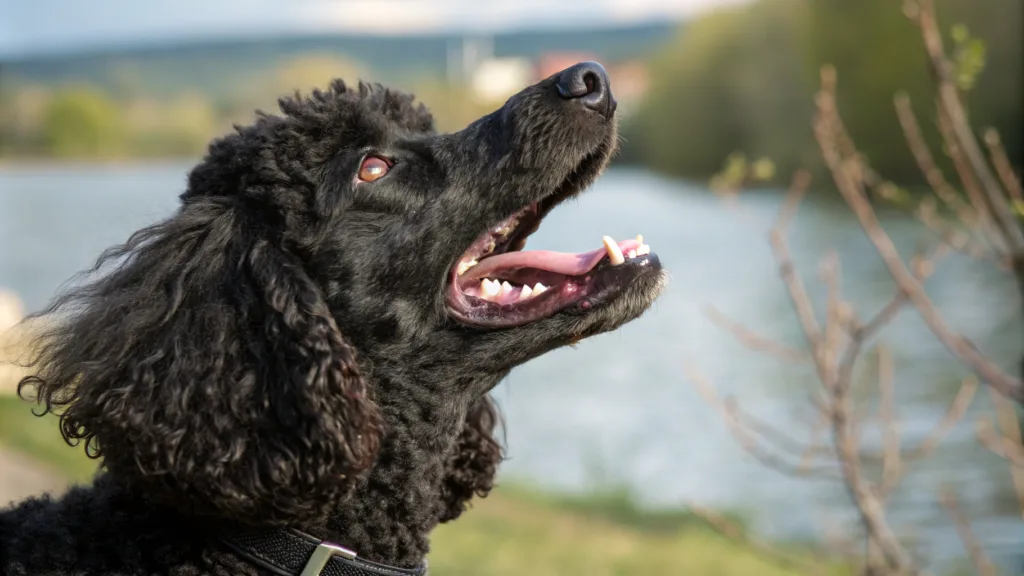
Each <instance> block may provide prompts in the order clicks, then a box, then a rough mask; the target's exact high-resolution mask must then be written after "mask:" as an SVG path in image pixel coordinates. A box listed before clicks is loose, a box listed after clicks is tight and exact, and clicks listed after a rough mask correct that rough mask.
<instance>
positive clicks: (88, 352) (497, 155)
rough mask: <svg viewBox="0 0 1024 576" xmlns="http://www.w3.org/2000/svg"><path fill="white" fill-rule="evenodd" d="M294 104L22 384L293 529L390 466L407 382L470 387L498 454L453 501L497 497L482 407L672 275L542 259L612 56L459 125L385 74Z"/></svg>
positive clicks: (256, 135) (221, 162)
mask: <svg viewBox="0 0 1024 576" xmlns="http://www.w3.org/2000/svg"><path fill="white" fill-rule="evenodd" d="M280 107H281V112H282V114H281V115H261V116H260V117H259V118H258V119H257V121H256V122H255V123H253V124H252V125H250V126H247V127H243V128H239V129H237V130H236V132H235V133H233V134H231V135H229V136H226V137H224V138H221V139H219V140H217V141H215V142H213V143H212V144H211V146H210V149H209V152H208V154H207V155H206V157H205V158H204V159H203V160H202V161H201V162H200V163H199V164H198V165H197V166H196V167H195V168H194V169H193V170H192V172H191V173H190V175H189V180H188V188H187V190H186V192H185V193H184V194H182V197H181V200H182V206H181V208H180V209H179V211H178V212H177V213H176V214H175V215H174V216H172V217H171V218H170V219H168V220H166V221H164V222H161V223H159V224H156V225H154V226H152V227H150V228H147V229H144V230H142V231H140V232H138V233H137V234H136V235H135V236H133V237H132V238H131V239H130V240H129V241H128V242H127V243H126V244H125V245H124V246H122V247H120V248H118V249H115V250H112V251H110V252H108V254H106V256H105V259H104V261H112V260H120V262H119V263H118V264H117V266H116V267H115V268H114V269H113V270H112V271H110V272H109V273H108V274H106V275H104V276H102V277H101V278H99V279H98V280H96V281H95V282H94V283H92V284H89V285H86V286H84V287H81V288H78V289H76V290H75V291H72V292H69V293H67V294H65V295H64V296H62V297H61V298H60V299H58V300H57V302H56V303H55V304H54V305H53V307H52V308H51V311H58V310H63V311H65V312H67V313H68V315H67V316H66V317H65V318H64V321H63V322H61V323H60V324H58V325H57V326H56V327H55V328H54V329H53V330H52V331H51V332H50V333H49V334H47V335H46V336H45V337H44V339H43V341H42V346H41V348H40V350H41V355H40V357H39V364H38V367H39V370H38V373H37V374H35V375H34V376H31V377H29V378H27V379H26V380H25V381H23V383H22V387H23V389H25V388H33V387H34V388H35V389H36V391H37V392H38V393H39V398H40V400H41V401H42V402H44V403H45V404H46V405H47V406H48V407H53V408H62V409H63V416H62V427H63V431H64V434H65V436H66V437H67V438H69V439H84V440H85V441H86V443H87V446H90V447H92V449H93V450H94V452H95V453H97V454H102V455H103V456H104V463H105V465H106V467H107V468H109V469H110V470H111V471H112V472H114V473H115V474H116V475H117V476H118V477H120V478H123V479H125V481H129V482H135V483H138V484H140V485H142V487H143V488H144V489H145V491H146V492H147V493H150V494H153V495H154V497H160V496H165V497H167V499H168V500H171V501H173V502H174V503H175V505H176V506H178V507H182V508H186V509H189V510H192V511H195V512H196V513H211V512H212V513H216V514H218V515H220V516H228V517H234V518H238V519H242V520H258V521H260V522H263V523H274V522H286V521H289V520H290V519H293V518H298V517H305V518H308V517H310V516H315V515H318V514H323V513H325V512H326V510H327V509H328V508H329V507H330V506H331V505H332V504H333V503H334V502H336V501H337V500H338V499H340V498H342V497H344V495H345V493H346V491H348V490H349V489H351V487H352V480H353V479H354V478H357V477H359V476H360V475H361V474H362V473H363V472H365V471H366V470H367V469H368V468H370V467H371V466H372V465H373V462H374V459H375V457H376V453H377V450H378V448H379V444H380V441H381V437H382V434H384V433H385V431H386V429H387V428H388V426H392V425H398V423H393V422H387V421H386V420H385V418H384V417H383V416H382V413H384V412H385V411H383V410H381V406H382V405H387V404H392V403H393V402H394V400H395V399H393V398H391V396H390V395H391V394H397V393H396V392H393V391H392V390H391V389H390V388H389V387H388V385H387V376H388V375H389V374H391V375H394V374H398V373H402V374H405V375H406V376H407V377H408V378H409V379H411V380H413V381H416V382H421V383H422V384H423V386H424V387H431V386H432V388H430V389H429V392H430V393H431V394H435V395H442V396H444V397H445V398H448V399H450V400H452V402H450V404H453V405H458V404H459V402H455V400H457V399H463V400H465V402H462V403H461V405H463V407H464V410H463V412H462V414H467V413H468V415H469V420H467V422H466V427H467V429H469V433H468V434H464V435H463V436H464V438H467V437H468V438H470V439H471V440H472V441H471V442H470V444H473V445H467V446H466V451H467V452H468V453H481V454H485V455H486V456H485V459H486V460H487V462H483V463H481V462H472V461H463V460H459V458H455V461H458V462H462V464H460V465H461V466H464V467H466V468H467V469H476V470H479V471H480V474H478V476H480V477H479V478H476V479H473V478H469V479H467V480H465V482H463V483H464V484H465V485H460V484H459V483H458V482H456V483H455V484H454V485H452V486H449V490H450V491H452V492H453V493H455V494H460V493H465V492H466V491H467V490H468V491H469V492H470V493H471V492H473V491H474V490H480V489H482V488H481V487H482V486H489V481H490V480H489V477H490V475H493V465H492V464H493V463H495V459H496V455H495V454H496V452H495V448H494V446H495V445H494V442H493V439H492V438H491V437H490V432H491V429H492V428H493V426H494V413H493V411H492V410H490V409H488V408H487V407H486V406H483V407H481V405H479V404H476V408H474V409H472V410H470V409H469V407H470V406H473V405H474V402H478V401H479V400H480V398H481V396H482V395H483V394H484V393H486V392H487V390H488V389H489V388H490V387H491V386H493V385H494V384H495V383H496V382H497V381H498V380H499V379H500V377H501V376H503V375H504V374H505V373H507V371H508V370H509V369H511V368H512V367H513V366H515V365H517V364H519V363H522V362H524V361H526V360H528V359H530V358H532V357H535V356H537V355H539V354H542V353H544V352H546V351H548V350H551V349H553V348H556V347H558V346H561V345H564V344H566V343H569V342H571V341H575V340H578V339H580V338H583V337H586V336H590V335H593V334H597V333H600V332H604V331H608V330H611V329H614V328H615V327H617V326H619V325H621V324H622V323H624V322H627V321H629V320H631V319H633V318H635V317H637V316H638V315H640V314H641V313H642V312H643V311H644V310H646V309H647V308H648V307H649V305H650V304H651V302H652V301H653V300H654V298H655V297H656V296H657V294H658V293H659V291H660V289H661V287H662V285H663V283H664V280H663V273H662V271H661V266H660V263H659V262H658V259H657V257H656V256H655V255H654V254H652V253H650V252H649V249H648V248H647V247H646V245H644V244H643V242H642V241H641V240H639V239H638V240H629V241H625V242H614V241H611V240H608V241H607V242H606V246H602V247H599V248H598V249H597V250H595V251H593V252H589V253H585V254H560V253H556V252H531V251H524V250H522V248H523V247H524V244H525V242H526V239H527V236H528V235H529V234H530V233H531V232H532V231H534V230H535V229H536V228H537V226H539V225H540V223H541V220H542V219H543V217H544V215H545V214H547V213H548V212H549V211H550V210H552V209H553V208H554V207H555V206H557V205H558V204H559V203H561V202H562V201H564V200H566V199H567V198H571V197H573V196H574V195H576V194H578V193H579V192H581V191H582V190H583V189H584V188H585V187H586V186H587V185H589V184H590V183H591V182H593V181H594V179H595V178H597V176H598V175H599V173H600V172H601V171H602V170H603V168H604V167H605V166H606V165H607V163H608V161H609V159H610V158H611V156H612V154H613V153H614V152H615V149H616V146H617V133H616V119H615V110H616V104H615V100H614V98H613V97H612V94H611V88H610V83H609V81H608V78H607V75H606V74H605V72H604V69H603V68H601V67H600V65H597V64H594V63H583V64H580V65H577V66H574V67H572V68H570V69H568V70H566V71H563V72H561V73H559V74H556V75H554V76H552V77H550V78H547V79H545V80H542V81H541V82H539V83H537V84H536V85H534V86H530V87H528V88H526V89H525V90H523V91H522V92H520V93H518V94H516V95H515V96H513V97H512V98H510V99H509V100H508V102H507V103H506V104H505V105H504V106H502V107H501V108H500V109H498V110H496V111H495V112H493V113H491V114H489V115H487V116H485V117H483V118H481V119H479V120H478V121H476V122H474V123H473V124H471V125H470V126H468V127H467V128H465V129H464V130H462V131H459V132H456V133H452V134H438V133H436V132H435V131H434V129H433V122H432V119H431V116H430V114H429V113H428V112H427V110H426V109H425V108H424V107H423V106H422V105H416V104H415V103H414V101H413V99H412V98H411V97H410V96H408V95H405V94H401V93H398V92H394V91H391V90H387V89H384V88H382V87H380V86H370V85H360V86H359V87H357V88H350V87H348V86H346V85H345V84H344V83H342V82H341V81H335V82H334V83H333V84H332V85H331V86H330V88H329V89H328V90H326V91H314V92H313V93H312V94H310V95H308V96H306V97H299V96H296V97H295V98H292V99H285V100H282V101H281V102H280ZM366 373H370V374H372V375H373V377H371V378H366V377H364V374H366ZM367 380H371V381H372V384H371V383H368V382H367ZM474 427H475V428H476V429H474ZM480 443H483V444H484V445H485V448H486V450H481V449H480V448H479V446H480ZM462 476H472V475H468V474H463V475H462ZM455 500H458V497H455ZM453 514H454V515H457V510H456V511H454V512H453V511H450V512H449V513H447V514H442V517H444V516H445V515H447V516H452V515H453Z"/></svg>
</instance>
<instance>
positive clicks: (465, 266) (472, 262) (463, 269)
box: [459, 260, 477, 276]
mask: <svg viewBox="0 0 1024 576" xmlns="http://www.w3.org/2000/svg"><path fill="white" fill-rule="evenodd" d="M476 265H477V261H476V260H467V261H464V262H460V263H459V276H462V275H463V274H465V273H466V270H469V269H470V268H472V267H473V266H476Z"/></svg>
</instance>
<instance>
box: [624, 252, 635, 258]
mask: <svg viewBox="0 0 1024 576" xmlns="http://www.w3.org/2000/svg"><path fill="white" fill-rule="evenodd" d="M626 256H629V257H630V258H636V250H630V251H629V252H626Z"/></svg>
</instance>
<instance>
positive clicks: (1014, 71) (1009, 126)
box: [803, 0, 1024, 183]
mask: <svg viewBox="0 0 1024 576" xmlns="http://www.w3.org/2000/svg"><path fill="white" fill-rule="evenodd" d="M937 4H938V10H939V18H940V21H941V22H948V23H951V24H952V23H954V22H956V23H961V26H962V27H965V28H966V29H967V30H969V31H970V34H971V35H972V36H974V37H977V38H980V39H981V41H982V42H983V46H984V59H985V60H987V61H986V62H985V63H984V64H985V70H986V71H985V72H983V73H982V74H981V76H980V77H979V78H977V82H976V83H975V84H974V85H963V86H962V88H965V89H969V90H970V92H969V94H968V96H967V97H966V98H965V99H966V100H967V102H968V104H969V106H970V109H971V112H972V122H973V124H974V125H975V126H977V127H978V128H979V129H980V128H983V127H985V126H988V125H992V126H995V127H997V128H999V129H1000V132H1001V133H1002V134H1003V136H1004V140H1006V144H1007V149H1008V152H1009V153H1010V154H1011V157H1013V158H1015V159H1016V160H1017V161H1018V162H1019V159H1020V157H1021V132H1024V125H1022V122H1024V118H1022V116H1021V114H1022V111H1024V100H1022V88H1021V86H1022V79H1024V78H1022V70H1024V69H1022V67H1021V60H1022V56H1024V51H1022V43H1024V33H1022V32H1024V28H1022V26H1021V22H1024V9H1022V6H1024V3H1022V2H1021V1H1020V0H986V1H985V2H976V1H975V0H938V2H937ZM806 15H807V20H806V23H805V24H804V26H803V28H804V29H805V30H806V35H805V38H806V39H807V41H806V43H805V45H804V58H803V60H804V63H805V70H806V73H807V75H808V77H809V78H810V79H812V80H814V81H816V80H817V77H818V71H819V70H820V69H821V66H822V65H825V64H833V65H835V67H836V70H838V71H839V73H840V74H841V76H842V78H843V81H842V82H840V84H839V87H838V95H837V97H838V102H839V106H840V107H842V109H843V111H844V114H843V115H844V117H845V118H846V122H847V124H848V125H847V127H848V129H849V131H850V134H851V136H852V137H853V138H854V140H856V141H857V142H858V143H859V145H860V148H861V151H862V152H864V154H866V155H867V157H868V159H869V161H870V163H871V165H872V166H873V167H874V168H876V169H878V170H879V171H880V172H881V173H883V174H885V175H886V177H888V178H891V179H893V180H896V181H898V182H914V183H916V182H920V181H921V180H922V177H921V174H920V172H919V170H918V168H917V165H916V164H915V163H914V160H913V156H912V155H911V152H910V149H909V148H908V147H907V143H906V140H905V139H904V136H903V132H902V129H901V127H900V124H899V121H898V119H897V117H896V113H895V110H894V108H893V104H892V97H893V94H895V93H896V92H898V91H904V92H906V93H907V94H908V95H909V96H910V99H911V101H912V102H913V104H914V107H915V109H916V111H917V113H918V117H919V118H920V119H921V120H922V122H921V124H922V129H923V130H925V135H926V137H927V138H928V141H929V142H930V143H931V144H932V146H933V150H936V151H937V152H938V150H939V148H938V143H939V134H938V131H937V129H936V128H935V125H936V121H935V114H936V111H935V105H934V100H933V94H934V87H933V84H932V80H931V78H930V76H929V74H928V64H927V60H926V55H925V51H924V46H923V44H922V42H921V37H920V34H919V32H918V31H917V29H916V28H915V26H914V24H913V23H912V22H911V21H910V20H909V19H907V18H906V17H904V16H903V15H902V14H901V13H900V12H899V11H898V10H894V9H893V0H858V1H857V2H848V1H845V0H815V1H808V2H806ZM951 28H952V27H950V28H947V30H944V32H946V35H945V38H944V40H945V41H946V45H947V49H949V50H950V51H951V52H952V48H953V44H954V42H953V38H952V35H951V34H950V32H951ZM978 46H980V45H979V44H975V45H974V47H978ZM936 155H937V157H939V158H940V159H941V157H942V155H941V154H936ZM943 161H944V159H943Z"/></svg>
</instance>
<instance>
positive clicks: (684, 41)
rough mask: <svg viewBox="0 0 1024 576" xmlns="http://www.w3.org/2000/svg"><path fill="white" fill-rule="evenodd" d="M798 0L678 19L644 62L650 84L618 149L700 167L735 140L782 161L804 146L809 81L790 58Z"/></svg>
mask: <svg viewBox="0 0 1024 576" xmlns="http://www.w3.org/2000/svg"><path fill="white" fill-rule="evenodd" d="M800 8H801V2H800V1H799V0H762V1H761V2H758V3H756V4H754V5H752V6H750V7H742V8H734V9H728V10H721V11H717V12H714V13H711V14H709V15H708V16H705V17H702V18H699V19H697V20H695V21H693V22H691V23H690V24H688V25H687V26H685V27H684V28H683V29H682V30H681V31H680V33H679V34H678V35H677V37H676V39H675V40H674V41H673V42H672V43H670V45H669V46H667V48H666V49H665V50H664V51H663V52H662V53H661V54H660V56H659V57H658V58H657V59H656V60H654V61H653V62H652V63H651V78H652V85H651V88H650V92H649V95H648V98H647V100H646V102H645V103H644V105H643V106H642V107H641V109H640V110H639V111H638V113H637V116H636V118H635V119H634V120H633V122H631V124H630V125H629V126H627V127H625V136H626V141H627V142H628V143H629V144H628V146H627V148H626V149H625V150H624V152H625V154H626V158H627V159H630V160H639V161H641V162H644V163H646V164H648V165H650V166H653V167H654V168H656V169H658V170H660V171H663V172H666V173H668V174H672V175H677V176H687V177H705V176H708V175H710V174H713V173H714V172H715V171H716V170H717V169H718V168H719V167H720V166H721V162H722V158H724V157H726V156H728V155H729V154H730V153H732V152H733V151H735V150H738V149H743V150H745V151H746V152H748V153H750V154H752V155H758V156H760V155H765V154H769V155H771V157H772V158H773V159H775V160H776V162H777V163H779V165H780V167H782V168H783V169H788V168H789V167H790V166H794V165H796V164H797V163H799V162H801V161H802V160H805V159H807V157H809V156H810V155H809V154H807V153H806V152H805V151H806V150H808V149H809V147H810V143H811V142H812V135H811V129H810V125H809V123H808V122H807V121H806V118H808V117H809V116H810V111H811V109H812V108H811V106H812V102H811V101H810V98H809V97H808V94H809V93H810V92H811V88H810V86H809V85H808V84H807V83H806V79H805V77H804V75H803V74H802V69H801V67H800V62H799V59H798V49H799V45H798V41H797V37H798V34H799V28H798V26H799V24H800V18H799V16H800V13H799V10H800Z"/></svg>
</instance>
